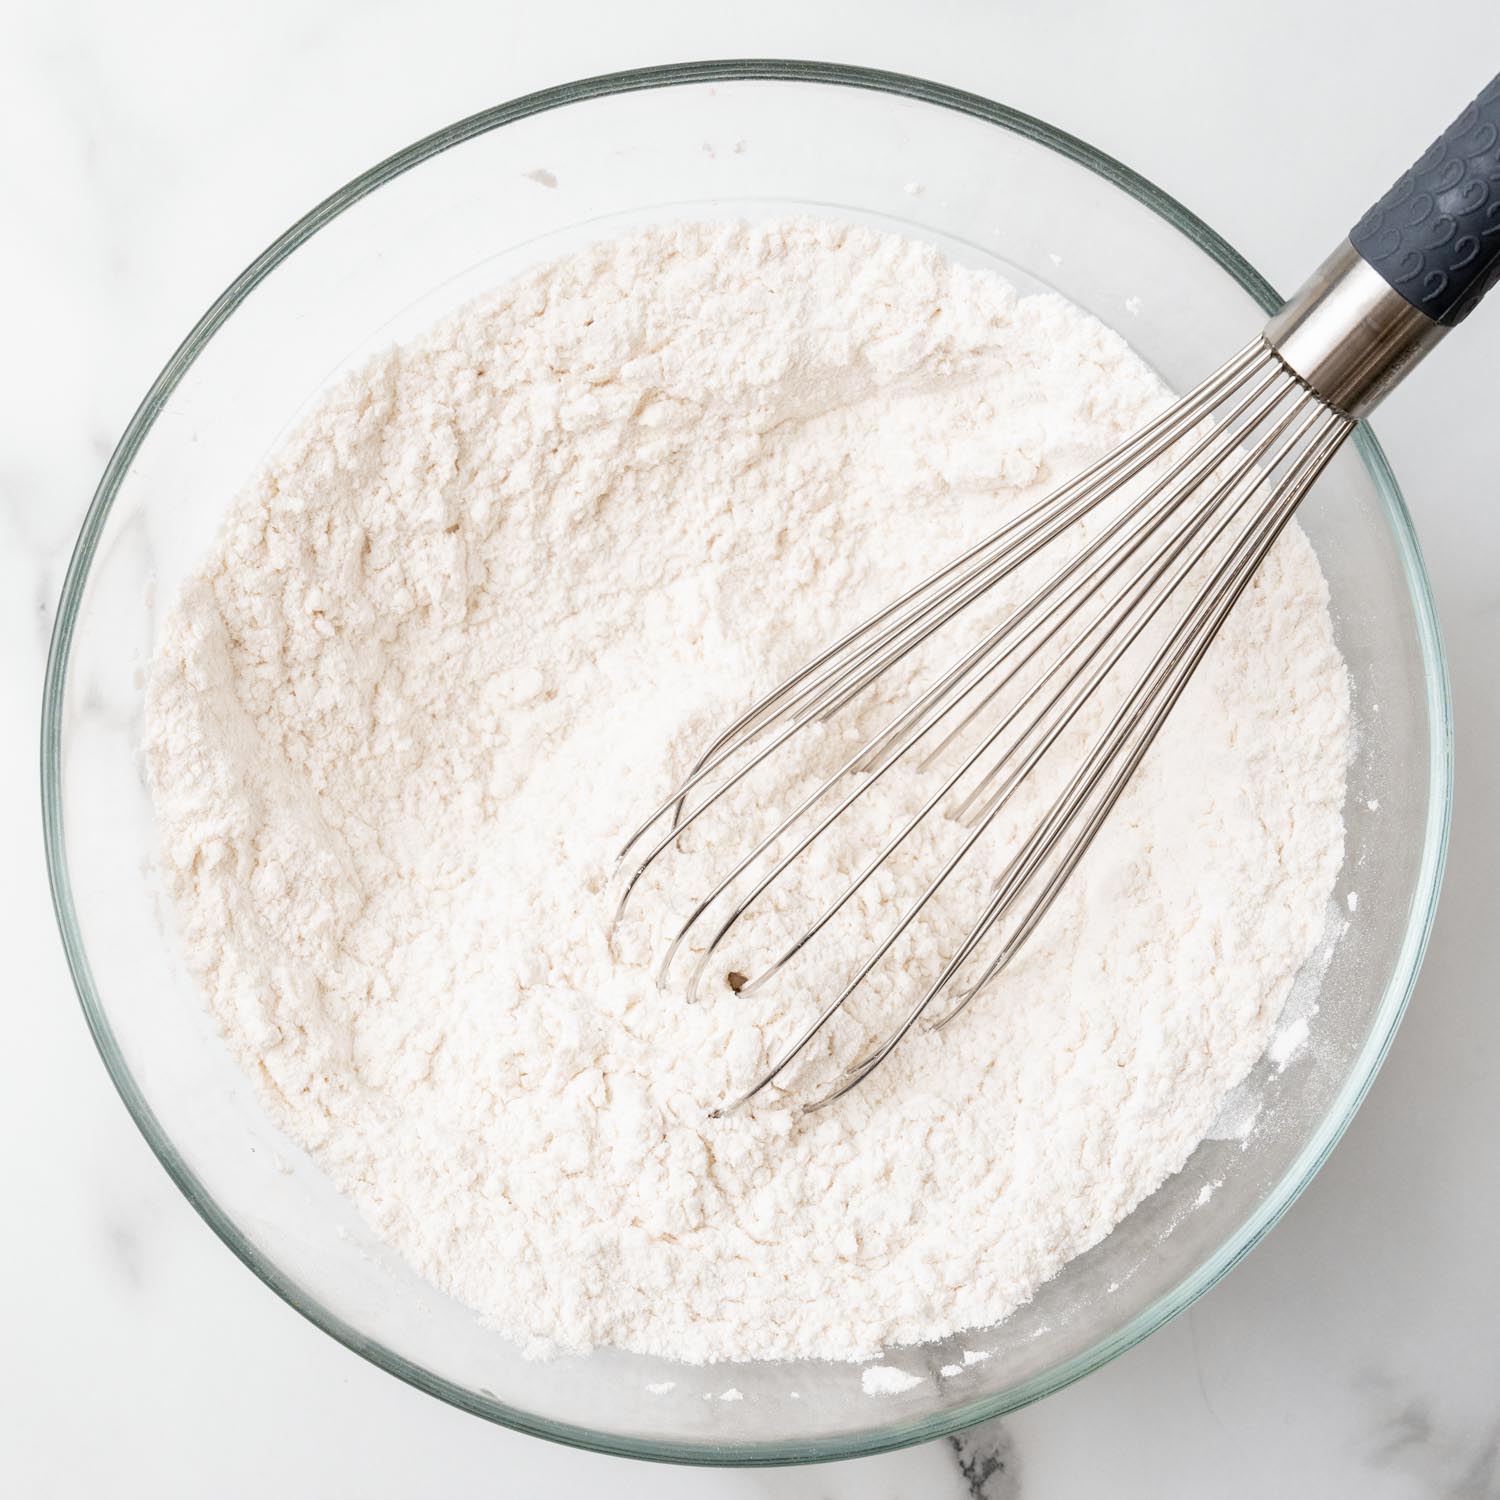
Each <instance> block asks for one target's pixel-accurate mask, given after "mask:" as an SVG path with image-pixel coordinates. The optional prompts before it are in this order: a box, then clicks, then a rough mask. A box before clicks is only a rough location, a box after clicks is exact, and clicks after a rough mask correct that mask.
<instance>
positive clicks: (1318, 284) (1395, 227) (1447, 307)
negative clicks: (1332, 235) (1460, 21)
mask: <svg viewBox="0 0 1500 1500" xmlns="http://www.w3.org/2000/svg"><path fill="white" fill-rule="evenodd" d="M1497 281H1500V76H1497V77H1495V78H1493V79H1491V80H1490V82H1489V84H1488V85H1487V86H1486V87H1485V88H1484V89H1482V90H1481V91H1480V94H1479V97H1478V98H1477V99H1475V100H1474V102H1473V103H1472V104H1470V105H1469V107H1468V108H1467V109H1465V110H1464V111H1463V113H1462V114H1460V115H1459V117H1458V118H1457V119H1456V120H1455V121H1454V122H1453V123H1452V124H1451V125H1450V126H1449V127H1448V128H1447V129H1446V130H1445V131H1444V132H1443V133H1442V134H1441V135H1440V136H1439V137H1438V138H1437V140H1435V141H1434V142H1433V143H1432V145H1431V146H1429V147H1428V148H1427V150H1426V151H1424V152H1423V153H1422V155H1421V157H1420V158H1419V159H1418V160H1417V161H1416V163H1415V164H1414V165H1413V166H1412V167H1411V169H1410V170H1409V171H1407V172H1403V173H1402V175H1401V177H1400V179H1399V180H1398V181H1397V183H1396V185H1395V186H1394V187H1393V188H1392V189H1391V190H1390V192H1388V193H1387V194H1386V195H1385V196H1384V197H1383V198H1381V199H1380V201H1379V202H1378V203H1376V204H1375V206H1374V207H1373V208H1371V209H1370V211H1369V213H1367V214H1366V215H1365V216H1364V218H1362V219H1361V220H1360V221H1359V223H1358V224H1356V225H1355V226H1354V228H1353V229H1352V230H1351V231H1350V233H1349V237H1348V239H1347V240H1345V241H1344V243H1343V244H1341V245H1340V246H1339V247H1338V249H1337V250H1335V251H1334V252H1333V254H1332V255H1330V256H1329V257H1328V259H1327V260H1325V261H1324V262H1323V264H1322V265H1321V266H1319V267H1318V269H1317V270H1316V271H1314V272H1313V274H1312V276H1311V277H1310V278H1309V279H1308V281H1307V283H1306V285H1304V286H1303V287H1302V289H1301V290H1300V291H1299V292H1298V293H1297V295H1296V296H1295V297H1293V298H1292V300H1291V301H1290V302H1288V303H1287V304H1286V306H1285V307H1283V308H1282V309H1281V311H1280V312H1279V313H1277V314H1276V316H1275V317H1274V318H1272V319H1271V321H1270V322H1269V323H1267V324H1266V329H1265V339H1266V342H1267V343H1268V344H1270V346H1271V347H1272V348H1273V349H1275V350H1276V352H1277V353H1278V354H1280V355H1281V357H1282V359H1283V360H1284V361H1285V362H1286V364H1287V365H1288V366H1290V368H1291V369H1292V370H1293V371H1294V372H1295V373H1296V374H1297V375H1299V376H1300V377H1301V378H1302V379H1303V380H1304V381H1305V382H1306V383H1307V384H1308V385H1309V386H1311V387H1312V388H1313V390H1315V391H1316V392H1317V393H1318V394H1319V395H1320V396H1322V397H1323V399H1324V400H1325V401H1327V402H1328V403H1329V404H1330V405H1331V406H1335V407H1337V408H1338V409H1339V410H1340V411H1342V412H1345V413H1346V414H1347V415H1349V416H1351V417H1363V416H1368V415H1369V413H1370V411H1371V410H1373V408H1374V407H1375V406H1376V404H1377V403H1378V402H1379V401H1380V400H1381V398H1382V397H1383V396H1385V395H1386V393H1387V392H1388V391H1390V390H1391V389H1392V388H1393V387H1394V386H1395V385H1396V384H1397V383H1398V382H1399V381H1400V380H1401V379H1402V378H1403V377H1404V376H1405V375H1406V373H1407V372H1408V371H1409V370H1410V369H1411V368H1412V366H1413V365H1415V364H1416V363H1417V362H1418V360H1420V359H1421V358H1422V357H1423V355H1425V354H1427V353H1428V352H1429V351H1430V350H1431V349H1433V348H1435V347H1436V345H1437V343H1438V341H1439V340H1440V339H1441V338H1442V337H1443V335H1444V334H1446V333H1447V332H1448V330H1449V329H1451V328H1453V327H1455V326H1456V325H1457V324H1458V323H1460V322H1461V321H1462V320H1463V319H1464V318H1466V317H1468V315H1469V314H1470V313H1471V312H1473V311H1474V309H1475V308H1476V307H1477V306H1478V305H1479V302H1480V300H1481V298H1483V296H1484V294H1485V293H1486V292H1487V291H1489V289H1490V288H1491V287H1492V286H1494V285H1495V283H1496V282H1497Z"/></svg>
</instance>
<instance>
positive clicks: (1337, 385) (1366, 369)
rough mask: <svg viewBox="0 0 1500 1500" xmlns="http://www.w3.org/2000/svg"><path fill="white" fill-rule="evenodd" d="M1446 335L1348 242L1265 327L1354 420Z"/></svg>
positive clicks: (1296, 367)
mask: <svg viewBox="0 0 1500 1500" xmlns="http://www.w3.org/2000/svg"><path fill="white" fill-rule="evenodd" d="M1447 332H1448V328H1447V326H1446V325H1444V324H1442V323H1436V322H1434V321H1433V320H1432V319H1431V318H1429V317H1428V316H1427V314H1426V313H1424V312H1421V311H1419V310H1418V309H1417V308H1415V307H1413V306H1412V304H1411V303H1410V302H1408V301H1407V300H1406V298H1405V297H1403V296H1402V295H1401V293H1400V292H1397V291H1395V290H1393V289H1392V287H1391V286H1390V284H1389V283H1388V282H1387V281H1386V279H1385V278H1384V277H1383V276H1382V275H1381V274H1380V272H1378V271H1377V270H1375V269H1374V267H1372V266H1371V265H1370V264H1369V262H1368V261H1366V260H1365V259H1364V258H1363V257H1362V256H1361V255H1360V254H1359V253H1358V251H1356V250H1355V248H1354V246H1353V245H1351V244H1350V243H1349V241H1348V240H1345V241H1344V242H1343V243H1342V244H1341V245H1340V246H1339V248H1338V249H1337V250H1335V251H1334V252H1333V254H1332V255H1330V256H1329V257H1328V259H1327V260H1325V261H1324V262H1323V264H1322V265H1320V266H1319V267H1318V269H1317V270H1316V271H1314V272H1313V274H1312V275H1311V276H1310V277H1308V279H1307V281H1306V282H1305V283H1304V284H1303V286H1302V288H1301V289H1300V290H1299V291H1298V292H1297V294H1296V295H1295V296H1294V297H1293V298H1292V299H1291V301H1289V302H1288V303H1287V304H1286V306H1285V307H1283V308H1282V309H1281V311H1280V312H1279V313H1277V314H1276V316H1275V317H1273V318H1272V319H1271V321H1270V322H1269V323H1267V324H1266V327H1265V333H1264V335H1263V336H1264V338H1265V341H1266V342H1267V343H1268V344H1269V345H1270V346H1271V347H1272V348H1273V349H1274V350H1275V351H1276V352H1277V353H1278V354H1279V355H1280V356H1281V358H1282V360H1283V361H1284V362H1285V364H1286V365H1287V367H1288V368H1289V369H1290V370H1291V371H1292V373H1293V374H1294V375H1296V376H1297V377H1298V378H1299V379H1301V380H1303V381H1305V382H1306V384H1307V385H1308V386H1309V387H1310V388H1311V389H1312V390H1313V391H1315V392H1316V393H1317V394H1318V395H1319V396H1321V397H1322V398H1323V399H1324V400H1325V401H1326V402H1328V404H1329V405H1330V406H1333V407H1335V408H1337V409H1338V410H1339V411H1341V412H1343V413H1344V415H1345V416H1349V417H1355V418H1359V417H1366V416H1368V415H1369V414H1370V413H1371V412H1372V411H1373V410H1374V409H1375V407H1376V406H1377V405H1378V404H1379V402H1380V400H1381V398H1382V397H1384V396H1385V395H1386V393H1387V392H1388V391H1390V390H1391V389H1392V388H1393V387H1394V386H1395V385H1396V383H1397V382H1398V381H1399V380H1401V379H1402V377H1403V376H1405V375H1406V373H1407V371H1409V370H1410V369H1411V368H1412V366H1413V365H1415V364H1416V363H1417V362H1418V361H1419V360H1420V359H1422V357H1423V356H1424V355H1426V354H1427V352H1428V351H1429V350H1430V349H1432V348H1433V347H1434V346H1435V345H1436V344H1437V343H1438V341H1439V340H1440V339H1441V338H1442V337H1443V335H1444V334H1445V333H1447Z"/></svg>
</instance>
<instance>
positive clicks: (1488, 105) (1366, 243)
mask: <svg viewBox="0 0 1500 1500" xmlns="http://www.w3.org/2000/svg"><path fill="white" fill-rule="evenodd" d="M1349 243H1350V244H1351V245H1353V246H1354V248H1355V250H1357V251H1358V252H1359V254H1360V256H1361V257H1362V258H1363V259H1364V260H1365V261H1366V262H1367V263H1368V264H1369V265H1371V266H1373V267H1374V269H1375V270H1377V271H1378V272H1379V273H1380V274H1381V276H1382V277H1383V278H1384V279H1385V281H1386V284H1387V285H1388V286H1390V287H1391V288H1392V289H1393V290H1395V291H1397V292H1399V293H1400V294H1401V295H1402V296H1403V297H1404V298H1405V299H1406V300H1407V301H1408V302H1409V303H1411V305H1412V306H1413V307H1415V308H1416V309H1417V310H1418V311H1419V312H1424V313H1426V314H1427V316H1428V317H1429V318H1431V319H1432V320H1433V322H1434V323H1442V324H1445V325H1446V326H1447V327H1450V328H1451V327H1452V326H1453V325H1454V324H1455V323H1461V322H1462V321H1463V320H1464V319H1465V318H1466V317H1468V315H1469V314H1470V313H1471V312H1473V311H1474V309H1475V308H1476V307H1478V306H1479V300H1480V298H1481V297H1483V296H1484V294H1485V293H1486V292H1487V291H1489V289H1490V288H1491V287H1492V286H1494V284H1495V283H1496V282H1497V281H1500V75H1497V76H1496V77H1494V78H1492V79H1491V80H1490V83H1489V86H1488V87H1487V88H1485V89H1483V90H1482V91H1481V92H1480V94H1479V97H1478V98H1477V99H1475V100H1474V102H1473V103H1472V104H1470V105H1469V107H1468V108H1467V109H1466V110H1464V112H1463V113H1462V114H1461V115H1459V117H1458V118H1457V119H1456V120H1455V121H1454V122H1453V123H1452V124H1451V125H1450V126H1449V127H1448V128H1447V129H1446V130H1445V131H1444V132H1443V133H1442V134H1441V135H1440V136H1439V137H1438V138H1437V139H1436V140H1435V141H1434V142H1433V143H1432V145H1430V146H1429V147H1428V148H1427V150H1426V151H1424V152H1423V153H1422V156H1421V157H1420V159H1419V160H1418V161H1417V162H1416V163H1415V164H1414V165H1413V166H1412V167H1411V169H1410V170H1409V171H1406V172H1403V173H1402V174H1401V176H1400V178H1399V179H1398V180H1397V182H1396V185H1395V186H1394V187H1393V188H1392V189H1391V190H1390V192H1388V193H1387V194H1386V195H1385V196H1384V197H1383V198H1381V199H1380V201H1379V202H1377V203H1376V204H1375V205H1374V206H1373V207H1372V208H1371V209H1370V211H1369V213H1367V214H1366V215H1365V216H1364V218H1362V219H1361V220H1360V221H1359V223H1358V224H1356V225H1355V226H1354V228H1353V229H1352V230H1350V232H1349Z"/></svg>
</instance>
